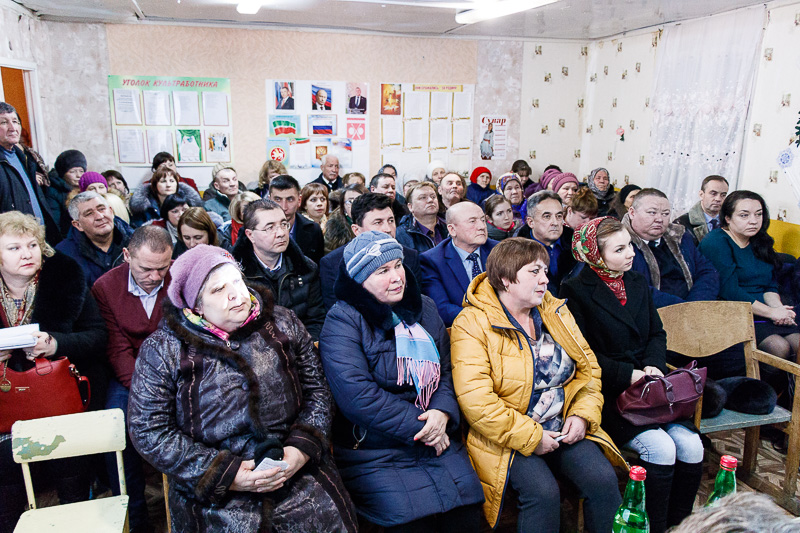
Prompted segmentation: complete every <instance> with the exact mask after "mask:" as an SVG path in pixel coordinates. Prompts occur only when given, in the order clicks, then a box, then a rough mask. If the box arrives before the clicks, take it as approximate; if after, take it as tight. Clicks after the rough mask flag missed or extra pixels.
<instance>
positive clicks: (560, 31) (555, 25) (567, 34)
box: [14, 0, 764, 40]
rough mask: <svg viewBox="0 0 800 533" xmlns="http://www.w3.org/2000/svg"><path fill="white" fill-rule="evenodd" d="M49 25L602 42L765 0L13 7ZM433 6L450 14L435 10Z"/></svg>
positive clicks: (60, 3)
mask: <svg viewBox="0 0 800 533" xmlns="http://www.w3.org/2000/svg"><path fill="white" fill-rule="evenodd" d="M14 1H15V2H17V3H19V4H22V5H23V6H25V7H26V8H28V9H30V10H32V11H34V12H36V13H38V14H39V15H40V16H42V18H45V19H47V20H69V21H75V20H79V21H87V22H122V23H124V22H136V21H138V20H144V21H152V22H179V23H197V24H209V23H211V24H215V23H216V24H241V25H262V26H267V27H305V28H324V29H337V30H344V31H372V32H386V33H395V34H398V33H399V34H408V35H427V36H441V35H459V36H467V37H495V38H537V37H545V38H555V39H581V40H587V39H598V38H603V37H608V36H610V35H616V34H619V33H622V32H626V31H631V30H636V29H640V28H647V27H650V26H656V25H659V24H664V23H668V22H675V21H680V20H687V19H692V18H697V17H702V16H706V15H712V14H715V13H721V12H724V11H730V10H733V9H737V8H740V7H745V6H750V5H756V4H763V3H764V0H560V1H558V2H556V3H554V4H550V5H547V6H544V7H540V8H536V9H531V10H528V11H526V12H523V13H519V14H516V15H509V16H506V17H503V18H499V19H495V20H491V21H486V22H480V23H476V24H472V25H460V24H457V23H456V22H455V14H456V13H457V12H458V11H461V10H463V9H466V8H468V7H470V6H471V5H475V4H478V3H485V2H491V1H494V0H384V3H381V0H264V2H265V6H264V7H262V8H261V10H260V11H259V12H258V13H257V14H256V15H241V14H239V13H238V12H237V11H236V4H237V3H238V0H14ZM434 5H439V6H442V5H444V6H447V7H433V6H434Z"/></svg>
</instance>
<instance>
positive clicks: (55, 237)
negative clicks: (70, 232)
mask: <svg viewBox="0 0 800 533" xmlns="http://www.w3.org/2000/svg"><path fill="white" fill-rule="evenodd" d="M14 152H15V153H16V154H17V157H18V158H19V161H20V163H22V166H23V167H25V171H26V173H27V175H26V176H20V175H19V174H17V171H16V170H14V167H12V166H11V163H9V162H8V160H6V156H5V154H3V152H2V151H0V213H7V212H8V211H20V212H22V213H25V214H26V215H33V207H32V205H31V197H30V196H29V195H28V189H27V188H26V187H25V184H24V183H23V182H22V180H23V179H26V180H28V183H30V184H31V186H32V187H33V190H34V191H35V193H36V198H37V200H38V202H39V207H40V208H41V210H42V215H43V216H44V227H45V239H46V240H47V243H48V244H50V245H51V246H55V245H56V244H58V243H59V242H61V239H62V234H61V230H60V229H59V227H58V224H57V223H56V221H55V219H54V218H53V214H52V213H51V212H50V209H49V208H48V206H49V204H48V201H47V197H46V195H45V193H44V192H43V191H42V189H41V187H39V184H38V183H37V182H36V161H35V159H34V158H33V157H28V156H26V155H25V153H24V152H23V151H22V150H20V149H19V148H18V147H16V146H15V147H14Z"/></svg>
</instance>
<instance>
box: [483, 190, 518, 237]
mask: <svg viewBox="0 0 800 533" xmlns="http://www.w3.org/2000/svg"><path fill="white" fill-rule="evenodd" d="M483 212H484V213H485V214H486V230H487V231H488V232H489V233H488V234H489V238H490V239H494V240H496V241H502V240H505V239H507V238H509V237H513V236H514V235H515V234H516V233H517V231H518V230H519V224H518V223H517V221H516V220H514V209H513V208H512V207H511V202H509V201H508V199H507V198H506V197H505V196H502V195H500V194H495V195H494V196H491V197H489V198H487V199H486V202H485V203H484V204H483Z"/></svg>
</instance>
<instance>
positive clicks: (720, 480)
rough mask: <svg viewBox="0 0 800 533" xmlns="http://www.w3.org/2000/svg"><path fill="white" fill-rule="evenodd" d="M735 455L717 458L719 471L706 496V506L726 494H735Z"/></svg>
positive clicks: (709, 505)
mask: <svg viewBox="0 0 800 533" xmlns="http://www.w3.org/2000/svg"><path fill="white" fill-rule="evenodd" d="M737 464H738V462H737V460H736V457H731V456H730V455H723V456H722V458H721V459H720V460H719V472H717V478H716V479H715V480H714V490H713V491H712V492H711V496H709V497H708V501H707V502H706V507H711V506H712V505H714V504H715V503H717V500H719V499H720V498H724V497H725V496H727V495H728V494H736V465H737Z"/></svg>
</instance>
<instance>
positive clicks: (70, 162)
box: [54, 150, 87, 178]
mask: <svg viewBox="0 0 800 533" xmlns="http://www.w3.org/2000/svg"><path fill="white" fill-rule="evenodd" d="M54 166H55V167H56V172H57V173H58V177H59V178H63V177H64V174H66V173H67V172H69V170H70V169H73V168H76V167H80V168H82V169H83V171H84V172H86V166H87V165H86V156H85V155H83V154H82V153H81V152H79V151H78V150H67V151H65V152H61V153H60V154H58V157H56V162H55V164H54Z"/></svg>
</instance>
